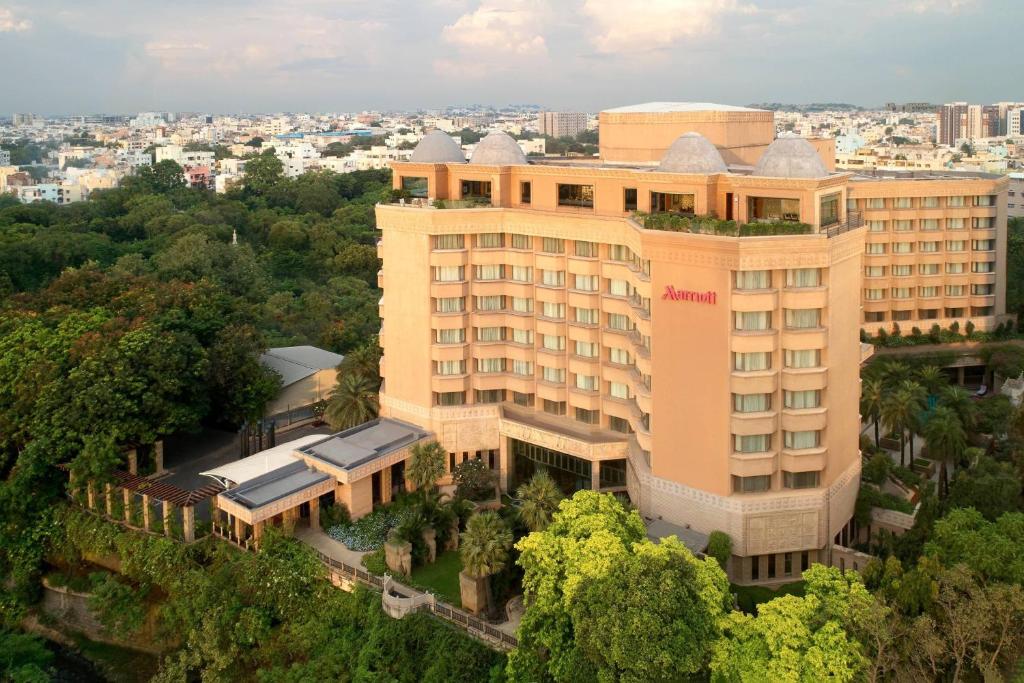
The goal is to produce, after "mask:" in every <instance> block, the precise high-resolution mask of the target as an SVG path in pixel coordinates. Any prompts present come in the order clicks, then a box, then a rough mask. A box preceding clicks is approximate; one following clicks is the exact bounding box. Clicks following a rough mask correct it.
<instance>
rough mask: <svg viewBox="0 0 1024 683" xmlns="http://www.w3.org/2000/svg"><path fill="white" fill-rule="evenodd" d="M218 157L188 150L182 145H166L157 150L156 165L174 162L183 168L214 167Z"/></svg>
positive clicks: (200, 151) (204, 152) (208, 153)
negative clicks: (168, 161) (163, 162)
mask: <svg viewBox="0 0 1024 683" xmlns="http://www.w3.org/2000/svg"><path fill="white" fill-rule="evenodd" d="M215 157H216V155H215V154H214V153H213V152H207V151H204V150H187V149H185V148H184V147H182V146H181V145H164V146H162V147H157V148H156V163H158V164H159V163H160V162H161V161H167V160H170V161H173V162H175V163H176V164H178V165H179V166H181V167H182V168H185V167H186V166H206V167H212V166H213V165H214V159H215Z"/></svg>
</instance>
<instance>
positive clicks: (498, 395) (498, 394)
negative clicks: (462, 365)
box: [474, 389, 505, 403]
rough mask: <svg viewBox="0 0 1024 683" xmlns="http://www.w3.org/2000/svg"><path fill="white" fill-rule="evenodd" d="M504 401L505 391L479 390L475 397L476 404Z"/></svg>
mask: <svg viewBox="0 0 1024 683" xmlns="http://www.w3.org/2000/svg"><path fill="white" fill-rule="evenodd" d="M504 400H505V390H504V389H477V390H476V395H475V397H474V402H476V403H501V402H502V401H504Z"/></svg>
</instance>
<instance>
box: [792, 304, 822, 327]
mask: <svg viewBox="0 0 1024 683" xmlns="http://www.w3.org/2000/svg"><path fill="white" fill-rule="evenodd" d="M816 327H821V309H820V308H787V309H786V328H787V329H793V330H806V329H812V328H816Z"/></svg>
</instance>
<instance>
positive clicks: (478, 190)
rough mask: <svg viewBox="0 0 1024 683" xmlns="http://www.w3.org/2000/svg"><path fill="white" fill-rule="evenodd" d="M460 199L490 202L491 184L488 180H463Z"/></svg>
mask: <svg viewBox="0 0 1024 683" xmlns="http://www.w3.org/2000/svg"><path fill="white" fill-rule="evenodd" d="M462 198H463V199H484V200H487V201H491V182H490V181H489V180H463V181H462Z"/></svg>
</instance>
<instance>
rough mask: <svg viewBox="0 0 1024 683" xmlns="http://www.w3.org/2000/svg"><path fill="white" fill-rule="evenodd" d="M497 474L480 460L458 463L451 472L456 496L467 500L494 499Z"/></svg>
mask: <svg viewBox="0 0 1024 683" xmlns="http://www.w3.org/2000/svg"><path fill="white" fill-rule="evenodd" d="M497 481H498V475H497V473H496V472H495V471H494V470H492V469H491V468H490V467H488V465H487V463H486V462H484V461H483V460H481V459H477V458H474V459H472V460H467V461H465V462H460V463H459V464H458V465H456V466H455V469H453V470H452V482H453V483H454V484H455V487H456V489H455V492H456V495H457V496H459V497H460V498H467V499H469V500H491V499H493V498H494V497H495V495H494V490H495V484H497Z"/></svg>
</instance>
